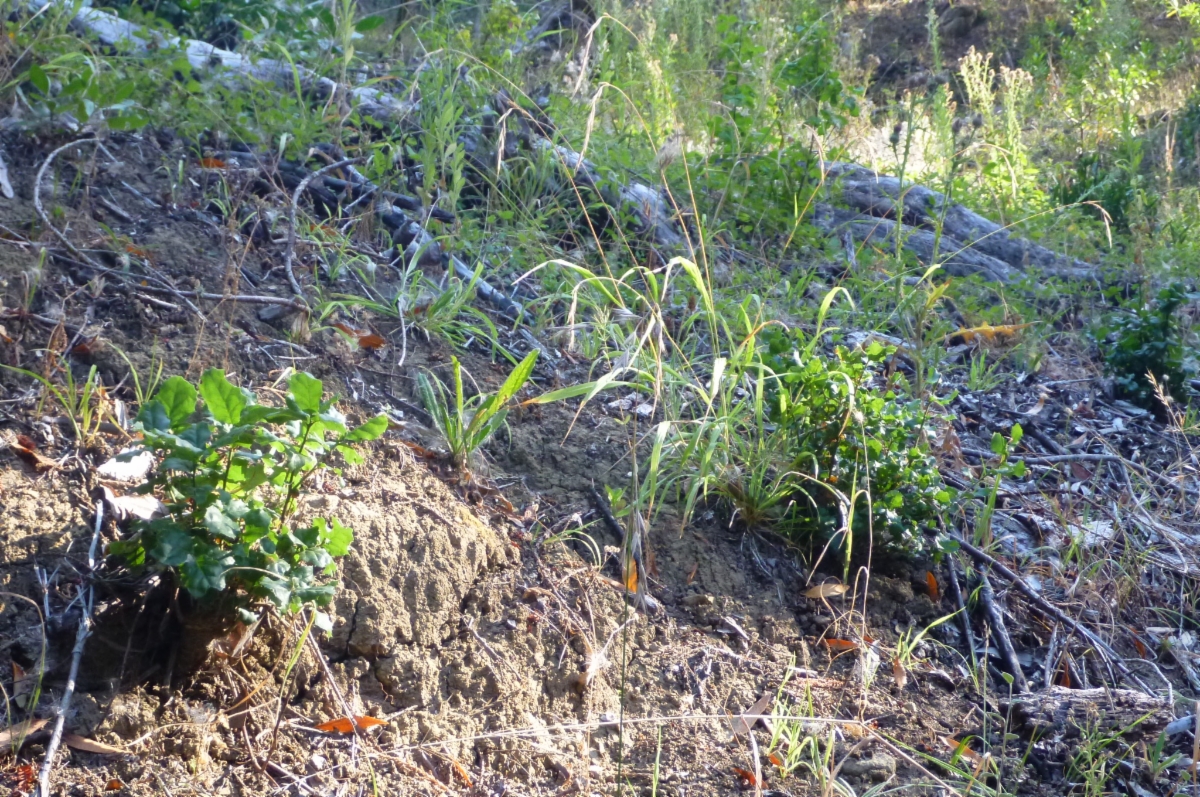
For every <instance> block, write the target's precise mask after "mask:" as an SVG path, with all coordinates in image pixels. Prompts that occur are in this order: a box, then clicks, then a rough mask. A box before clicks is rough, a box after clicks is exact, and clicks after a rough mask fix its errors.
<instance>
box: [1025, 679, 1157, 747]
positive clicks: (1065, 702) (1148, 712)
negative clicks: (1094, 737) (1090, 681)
mask: <svg viewBox="0 0 1200 797" xmlns="http://www.w3.org/2000/svg"><path fill="white" fill-rule="evenodd" d="M1001 703H1002V705H1003V704H1007V707H1008V708H1010V709H1011V711H1012V716H1013V719H1014V720H1015V722H1016V726H1017V727H1019V728H1022V729H1024V730H1026V731H1030V732H1039V733H1041V734H1045V733H1046V732H1048V731H1054V732H1057V733H1061V734H1063V735H1064V736H1066V737H1068V738H1073V737H1078V736H1080V735H1081V733H1084V732H1086V733H1095V732H1096V731H1101V732H1104V733H1113V732H1116V733H1120V734H1122V735H1136V736H1139V737H1150V738H1153V737H1155V736H1157V735H1158V734H1159V733H1160V732H1162V730H1163V729H1164V728H1166V727H1167V724H1168V723H1170V722H1171V720H1172V719H1173V718H1174V714H1173V713H1172V710H1171V704H1170V703H1169V702H1168V701H1166V700H1162V699H1158V698H1154V697H1150V696H1149V695H1145V694H1143V693H1141V692H1138V691H1135V690H1133V689H1110V688H1107V687H1105V688H1099V689H1068V688H1067V687H1065V686H1051V687H1048V688H1047V689H1044V690H1042V691H1041V692H1033V693H1030V694H1023V695H1016V696H1014V697H1013V698H1011V699H1010V700H1007V701H1001Z"/></svg>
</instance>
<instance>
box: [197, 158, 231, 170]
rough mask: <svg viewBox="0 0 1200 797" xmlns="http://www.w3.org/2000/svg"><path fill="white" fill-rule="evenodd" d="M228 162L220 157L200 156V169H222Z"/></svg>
mask: <svg viewBox="0 0 1200 797" xmlns="http://www.w3.org/2000/svg"><path fill="white" fill-rule="evenodd" d="M227 165H228V164H227V163H225V161H223V160H221V159H220V158H201V159H200V168H201V169H224V168H225V167H226V166H227Z"/></svg>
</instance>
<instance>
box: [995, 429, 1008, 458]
mask: <svg viewBox="0 0 1200 797" xmlns="http://www.w3.org/2000/svg"><path fill="white" fill-rule="evenodd" d="M992 453H993V454H995V455H996V456H998V457H1002V456H1004V455H1005V454H1006V453H1008V443H1007V442H1005V440H1004V438H1003V437H1001V436H1000V433H999V432H993V433H992Z"/></svg>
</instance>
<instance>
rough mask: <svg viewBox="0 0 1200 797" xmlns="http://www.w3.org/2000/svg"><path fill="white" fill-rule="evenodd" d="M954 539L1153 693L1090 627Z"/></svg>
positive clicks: (1044, 611) (970, 545)
mask: <svg viewBox="0 0 1200 797" xmlns="http://www.w3.org/2000/svg"><path fill="white" fill-rule="evenodd" d="M954 541H955V542H957V543H958V545H959V547H960V548H962V549H963V550H964V551H966V552H967V553H968V554H970V555H971V558H972V559H974V560H975V561H976V562H978V563H979V564H980V565H983V566H986V567H989V568H991V570H992V572H994V573H998V574H999V575H1000V576H1001V577H1003V578H1004V580H1005V581H1008V582H1009V583H1011V584H1012V585H1013V586H1014V587H1016V588H1017V590H1018V591H1020V592H1021V594H1022V595H1024V596H1025V597H1026V598H1027V599H1028V600H1029V602H1030V603H1031V604H1033V606H1034V608H1036V609H1037V610H1038V611H1039V612H1041V613H1042V614H1043V615H1045V616H1046V617H1050V618H1052V619H1055V620H1058V621H1059V622H1060V623H1062V624H1063V625H1066V626H1068V627H1069V628H1071V629H1073V630H1074V631H1076V632H1078V633H1079V634H1081V635H1082V636H1083V637H1084V638H1086V639H1087V640H1088V641H1089V642H1091V643H1092V644H1093V645H1095V646H1096V649H1097V650H1099V651H1100V652H1102V653H1104V654H1105V655H1106V656H1107V657H1108V659H1109V660H1110V661H1112V663H1113V664H1115V665H1116V667H1117V669H1118V670H1120V672H1121V674H1122V675H1124V676H1125V677H1126V678H1129V679H1130V680H1131V681H1133V682H1134V683H1135V684H1137V686H1138V687H1139V688H1140V689H1142V691H1144V692H1145V693H1146V694H1154V693H1153V692H1152V691H1151V690H1150V689H1149V687H1147V686H1146V685H1145V684H1144V683H1142V682H1141V680H1140V679H1139V678H1138V677H1137V676H1135V675H1134V674H1133V673H1132V672H1131V671H1130V670H1129V668H1128V667H1126V666H1125V663H1124V662H1123V661H1122V660H1121V657H1120V655H1119V654H1118V653H1117V652H1116V651H1115V650H1113V648H1112V646H1111V645H1109V644H1108V643H1107V642H1105V641H1104V640H1103V639H1101V638H1100V637H1099V636H1097V635H1096V634H1095V633H1094V632H1093V631H1092V630H1091V629H1089V628H1087V627H1086V626H1084V625H1083V624H1081V623H1079V622H1077V621H1076V620H1075V619H1074V618H1072V617H1071V616H1070V615H1068V614H1067V613H1066V612H1064V611H1062V610H1061V609H1059V608H1058V607H1056V606H1054V605H1053V604H1051V603H1050V602H1049V601H1047V600H1046V599H1045V598H1043V597H1042V596H1041V595H1038V594H1037V592H1035V591H1034V589H1033V587H1031V586H1029V585H1028V584H1026V583H1025V580H1024V579H1023V578H1021V577H1020V576H1019V575H1017V574H1016V573H1014V572H1013V571H1012V570H1010V569H1008V568H1007V567H1005V566H1004V564H1003V563H1002V562H1000V561H999V560H997V559H995V558H993V557H991V556H989V555H988V554H986V553H984V552H983V551H981V550H979V549H978V548H976V547H975V546H974V545H972V544H971V543H969V542H967V541H966V540H964V539H962V538H961V537H955V538H954Z"/></svg>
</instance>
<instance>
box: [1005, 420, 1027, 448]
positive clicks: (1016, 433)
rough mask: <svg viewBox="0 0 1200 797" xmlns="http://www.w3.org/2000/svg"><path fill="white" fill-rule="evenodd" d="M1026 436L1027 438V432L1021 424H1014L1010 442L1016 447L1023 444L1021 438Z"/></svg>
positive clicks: (1009, 437)
mask: <svg viewBox="0 0 1200 797" xmlns="http://www.w3.org/2000/svg"><path fill="white" fill-rule="evenodd" d="M1024 436H1025V430H1024V429H1022V428H1021V424H1019V423H1014V424H1013V426H1012V433H1011V434H1009V436H1008V439H1009V442H1011V443H1012V444H1013V445H1014V446H1015V445H1017V444H1018V443H1020V442H1021V438H1023V437H1024Z"/></svg>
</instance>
